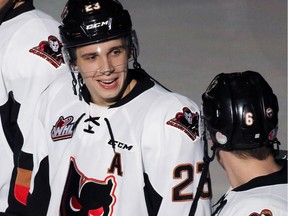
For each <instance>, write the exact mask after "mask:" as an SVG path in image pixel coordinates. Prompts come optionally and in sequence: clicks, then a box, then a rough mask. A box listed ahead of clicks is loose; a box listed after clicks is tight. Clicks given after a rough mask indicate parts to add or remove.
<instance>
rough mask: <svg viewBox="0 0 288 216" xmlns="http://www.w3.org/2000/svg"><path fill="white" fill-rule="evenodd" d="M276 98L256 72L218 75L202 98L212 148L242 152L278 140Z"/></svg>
mask: <svg viewBox="0 0 288 216" xmlns="http://www.w3.org/2000/svg"><path fill="white" fill-rule="evenodd" d="M278 109H279V108H278V101H277V97H276V96H275V95H274V94H273V91H272V89H271V87H270V86H269V84H268V83H267V82H266V81H265V80H264V78H263V77H262V76H261V75H260V74H259V73H257V72H253V71H245V72H242V73H240V72H236V73H231V74H224V73H221V74H219V75H217V76H216V77H215V78H214V79H213V81H212V82H211V84H210V85H209V86H208V88H207V90H206V92H205V93H204V94H203V95H202V112H203V116H204V122H205V125H206V127H207V130H208V131H209V133H210V137H211V139H212V141H213V143H214V147H213V148H219V149H224V150H245V149H253V148H258V147H261V146H273V144H274V143H275V142H276V141H277V139H276V135H277V128H278V126H277V125H278Z"/></svg>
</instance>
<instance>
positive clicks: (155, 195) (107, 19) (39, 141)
mask: <svg viewBox="0 0 288 216" xmlns="http://www.w3.org/2000/svg"><path fill="white" fill-rule="evenodd" d="M60 35H61V38H62V41H63V46H64V54H65V56H66V58H65V59H66V61H67V62H68V63H69V65H70V67H71V71H72V75H73V77H74V78H73V87H74V90H75V92H77V94H78V96H79V97H80V99H82V102H81V101H80V100H78V96H77V99H75V97H76V96H75V95H74V94H73V92H72V91H69V89H70V88H71V87H69V86H68V85H67V81H65V78H61V79H59V80H57V81H56V82H55V83H53V85H51V86H50V87H49V88H48V89H47V91H46V92H45V93H44V95H43V97H42V98H41V101H40V103H39V105H38V108H37V110H38V114H37V118H38V119H36V121H35V122H36V123H34V125H35V127H34V130H35V133H34V135H35V136H36V135H38V137H34V138H33V137H31V139H30V140H29V141H28V142H27V143H26V144H27V145H26V144H25V146H24V147H23V149H22V150H23V152H22V153H21V157H20V161H21V162H23V161H25V160H22V159H23V158H25V157H26V156H28V155H31V154H32V153H33V157H34V162H35V164H34V168H33V171H32V173H31V172H30V171H31V170H30V171H29V169H28V170H27V169H26V168H27V166H22V167H21V164H20V166H19V172H18V174H19V175H18V177H19V178H18V180H19V181H17V182H19V184H18V185H17V188H20V189H21V188H22V189H23V188H25V187H26V189H25V190H26V192H27V191H29V193H33V187H34V189H35V188H36V187H35V185H34V186H33V181H34V180H33V178H34V176H37V175H38V174H39V173H42V174H43V176H45V168H47V167H45V166H42V167H41V163H42V161H49V169H50V170H49V178H50V179H49V183H50V187H51V199H50V204H49V209H48V212H47V215H49V216H57V215H61V216H66V215H69V216H71V215H115V216H116V215H127V216H128V215H139V216H142V215H143V216H147V215H158V216H162V215H163V216H164V215H165V216H167V215H183V216H184V215H192V214H190V213H189V212H190V211H191V206H192V202H193V201H194V197H195V194H196V189H197V185H198V182H199V179H200V176H201V172H202V168H203V164H204V162H203V152H204V151H203V144H202V142H201V139H200V137H199V134H200V133H199V127H198V123H199V109H198V107H197V106H196V104H195V103H194V102H193V101H191V100H190V99H188V98H186V97H184V96H181V95H179V94H176V93H171V92H170V91H168V90H166V89H165V88H164V87H162V86H161V85H160V84H158V83H157V82H156V81H155V80H154V79H152V78H151V77H150V76H149V75H148V74H147V73H146V72H145V71H144V70H143V69H142V68H141V67H140V64H139V63H138V61H137V55H138V50H139V49H138V43H137V37H136V33H135V31H134V30H133V29H132V23H131V19H130V15H129V13H128V11H127V10H124V9H123V7H122V5H121V4H120V3H119V2H118V1H116V0H89V1H88V0H69V1H68V3H67V5H66V7H65V9H64V11H63V16H62V25H61V26H60ZM130 60H132V61H133V66H134V69H129V64H130V63H129V62H130ZM69 82H70V81H69ZM184 111H185V113H188V114H191V117H190V118H192V119H191V121H188V123H187V121H186V124H183V123H182V121H180V120H179V118H178V116H185V113H184ZM44 138H47V140H46V142H44ZM29 172H30V173H29ZM27 173H28V175H30V176H32V184H31V185H32V186H31V187H30V188H29V184H25V181H21V179H25V177H27ZM210 189H211V188H210V179H209V178H206V184H205V186H204V189H203V191H201V194H200V195H201V196H200V199H199V201H198V207H197V210H196V214H195V215H201V216H202V215H203V216H204V215H210V214H211V209H210V198H211V191H210ZM18 192H19V197H20V199H21V192H23V190H19V191H18ZM22 198H23V196H22ZM24 198H25V196H24ZM28 200H29V199H28ZM22 201H24V202H25V199H24V200H22Z"/></svg>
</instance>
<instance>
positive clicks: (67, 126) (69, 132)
mask: <svg viewBox="0 0 288 216" xmlns="http://www.w3.org/2000/svg"><path fill="white" fill-rule="evenodd" d="M73 120H74V118H73V116H69V117H67V118H64V117H63V116H60V118H59V119H58V121H57V122H56V123H55V125H54V126H53V128H52V130H51V138H52V140H53V141H58V140H64V139H69V138H71V137H72V136H73V126H74V122H73Z"/></svg>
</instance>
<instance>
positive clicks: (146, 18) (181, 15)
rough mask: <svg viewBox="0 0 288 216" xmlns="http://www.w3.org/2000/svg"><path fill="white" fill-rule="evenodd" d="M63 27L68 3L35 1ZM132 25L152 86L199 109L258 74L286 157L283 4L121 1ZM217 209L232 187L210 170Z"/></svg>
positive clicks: (214, 167)
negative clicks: (273, 99)
mask: <svg viewBox="0 0 288 216" xmlns="http://www.w3.org/2000/svg"><path fill="white" fill-rule="evenodd" d="M34 2H35V5H36V7H38V8H39V9H41V10H43V11H45V12H47V13H49V14H50V15H52V16H53V17H55V18H56V19H57V20H58V21H60V15H61V12H62V10H63V8H64V5H65V3H66V0H46V1H45V0H34ZM120 2H121V3H122V4H123V6H124V8H126V9H128V10H129V12H130V15H131V17H132V22H133V26H134V29H135V30H136V32H137V35H138V39H139V44H140V56H139V62H140V63H141V65H142V67H143V68H144V69H145V70H146V71H147V72H148V73H149V74H150V75H152V76H153V77H154V78H156V79H157V80H158V81H160V82H161V83H162V84H164V85H165V86H166V87H168V88H169V89H170V90H172V91H174V92H178V93H180V94H183V95H185V96H188V97H189V98H191V99H192V100H194V101H195V102H196V103H197V104H198V105H199V107H200V106H201V95H202V94H203V92H204V91H205V90H206V88H207V86H208V85H209V83H210V82H211V81H212V79H213V78H214V77H215V76H216V75H217V74H218V73H222V72H240V71H246V70H254V71H257V72H259V73H261V74H262V75H263V77H264V78H265V79H266V80H267V81H268V83H269V84H270V85H271V87H272V88H273V89H274V92H275V94H276V95H277V97H278V101H279V108H280V112H279V132H278V138H279V140H280V142H281V143H282V145H281V149H287V1H286V0H273V1H271V0H177V1H176V0H145V1H144V0H122V1H121V0H120ZM210 170H211V179H212V187H213V203H215V202H216V201H217V200H218V199H219V198H220V196H221V195H222V194H223V193H225V192H226V190H227V188H228V186H229V184H228V181H227V180H226V176H225V173H224V171H223V170H222V168H221V167H220V165H219V164H218V162H217V161H216V160H215V161H214V162H212V164H211V167H210Z"/></svg>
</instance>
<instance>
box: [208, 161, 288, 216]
mask: <svg viewBox="0 0 288 216" xmlns="http://www.w3.org/2000/svg"><path fill="white" fill-rule="evenodd" d="M285 163H287V162H286V161H285ZM287 188H288V185H287V164H286V165H284V167H283V168H282V170H280V171H278V172H276V173H272V174H270V175H267V176H261V177H257V178H255V179H252V180H251V181H250V182H248V183H246V184H245V185H242V186H240V187H238V188H235V189H232V188H230V189H229V190H228V191H227V192H226V194H225V195H224V196H223V197H222V198H221V199H220V200H219V201H218V204H217V205H216V207H215V210H214V213H213V215H217V216H231V215H241V216H286V215H287V212H288V199H287V196H288V194H287Z"/></svg>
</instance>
